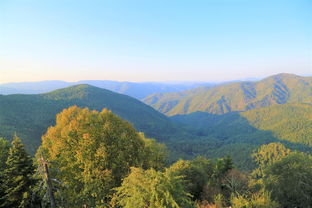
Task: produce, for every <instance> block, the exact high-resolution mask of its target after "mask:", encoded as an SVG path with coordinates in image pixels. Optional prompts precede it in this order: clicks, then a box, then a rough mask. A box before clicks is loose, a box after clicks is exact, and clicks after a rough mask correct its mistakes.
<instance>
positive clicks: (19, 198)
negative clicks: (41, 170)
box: [2, 136, 34, 207]
mask: <svg viewBox="0 0 312 208" xmlns="http://www.w3.org/2000/svg"><path fill="white" fill-rule="evenodd" d="M33 173H34V167H33V165H32V160H31V159H30V157H29V155H28V154H27V153H26V151H25V149H24V145H23V144H22V143H21V140H20V139H19V138H18V137H16V136H15V138H14V139H13V142H12V146H11V147H10V149H9V153H8V157H7V160H6V167H5V169H4V173H3V174H4V176H3V177H4V183H3V186H4V187H5V195H4V197H3V199H4V202H3V204H2V206H3V207H29V204H30V191H31V185H33V183H34V181H33V180H32V174H33Z"/></svg>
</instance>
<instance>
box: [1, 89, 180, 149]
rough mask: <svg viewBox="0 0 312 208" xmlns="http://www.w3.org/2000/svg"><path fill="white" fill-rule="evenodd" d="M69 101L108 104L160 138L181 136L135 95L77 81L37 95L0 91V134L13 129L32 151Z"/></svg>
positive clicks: (99, 107)
mask: <svg viewBox="0 0 312 208" xmlns="http://www.w3.org/2000/svg"><path fill="white" fill-rule="evenodd" d="M72 105H77V106H79V107H88V108H90V109H95V110H102V109H103V108H108V109H109V110H112V111H113V113H115V114H117V115H119V116H121V117H122V118H123V119H126V120H128V121H130V122H131V123H132V124H134V126H135V128H136V129H137V130H138V131H142V132H144V133H145V134H146V135H147V136H148V137H153V138H156V139H158V140H159V141H163V140H168V139H170V138H172V137H173V135H174V136H176V137H183V136H184V134H183V133H180V132H181V131H178V130H177V128H176V127H175V126H174V125H173V124H172V122H171V121H170V120H169V119H168V118H167V117H166V116H164V115H162V114H161V113H159V112H157V111H156V110H154V109H153V108H152V107H150V106H148V105H145V104H144V103H142V102H140V101H138V100H136V99H134V98H131V97H129V96H126V95H121V94H118V93H114V92H111V91H108V90H104V89H100V88H97V87H93V86H90V85H76V86H72V87H68V88H64V89H60V90H56V91H53V92H50V93H46V94H39V95H22V94H16V95H0V137H1V136H2V137H6V138H11V137H12V136H13V134H14V133H16V134H17V135H18V136H20V137H21V138H22V139H23V140H24V143H25V144H26V146H27V148H28V150H30V152H34V151H35V150H36V148H37V147H38V146H39V145H40V142H41V136H42V135H43V133H45V132H46V130H47V128H48V127H49V126H51V125H53V124H54V122H55V115H56V114H57V113H59V112H60V111H62V110H63V109H64V108H68V107H69V106H72Z"/></svg>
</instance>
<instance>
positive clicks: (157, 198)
mask: <svg viewBox="0 0 312 208" xmlns="http://www.w3.org/2000/svg"><path fill="white" fill-rule="evenodd" d="M116 191H117V192H116V195H115V196H114V198H113V200H112V206H113V207H114V206H116V205H119V206H121V207H124V208H145V207H149V208H192V207H194V205H193V202H192V201H191V200H190V195H189V194H188V193H187V192H186V191H185V190H184V186H183V183H182V178H181V177H179V176H176V175H175V174H173V173H172V172H171V171H165V172H157V171H155V170H154V169H149V170H145V171H144V170H143V169H141V168H131V173H130V174H129V176H128V177H127V178H125V179H124V180H123V183H122V185H121V187H118V188H116Z"/></svg>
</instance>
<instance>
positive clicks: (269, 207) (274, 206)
mask: <svg viewBox="0 0 312 208" xmlns="http://www.w3.org/2000/svg"><path fill="white" fill-rule="evenodd" d="M231 205H232V206H231V207H232V208H279V207H280V206H279V204H278V203H277V202H275V201H272V200H271V196H270V194H269V193H268V192H259V193H255V194H252V195H251V196H249V197H248V196H247V197H246V196H243V195H238V196H233V197H232V199H231Z"/></svg>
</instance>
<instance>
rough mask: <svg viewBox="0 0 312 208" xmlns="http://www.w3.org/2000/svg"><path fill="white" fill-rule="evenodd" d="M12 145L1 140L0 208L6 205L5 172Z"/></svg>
mask: <svg viewBox="0 0 312 208" xmlns="http://www.w3.org/2000/svg"><path fill="white" fill-rule="evenodd" d="M9 149H10V145H9V142H8V141H7V140H5V139H4V138H0V207H1V204H3V203H4V195H5V187H4V182H5V178H4V170H5V169H6V161H7V158H8V153H9Z"/></svg>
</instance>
